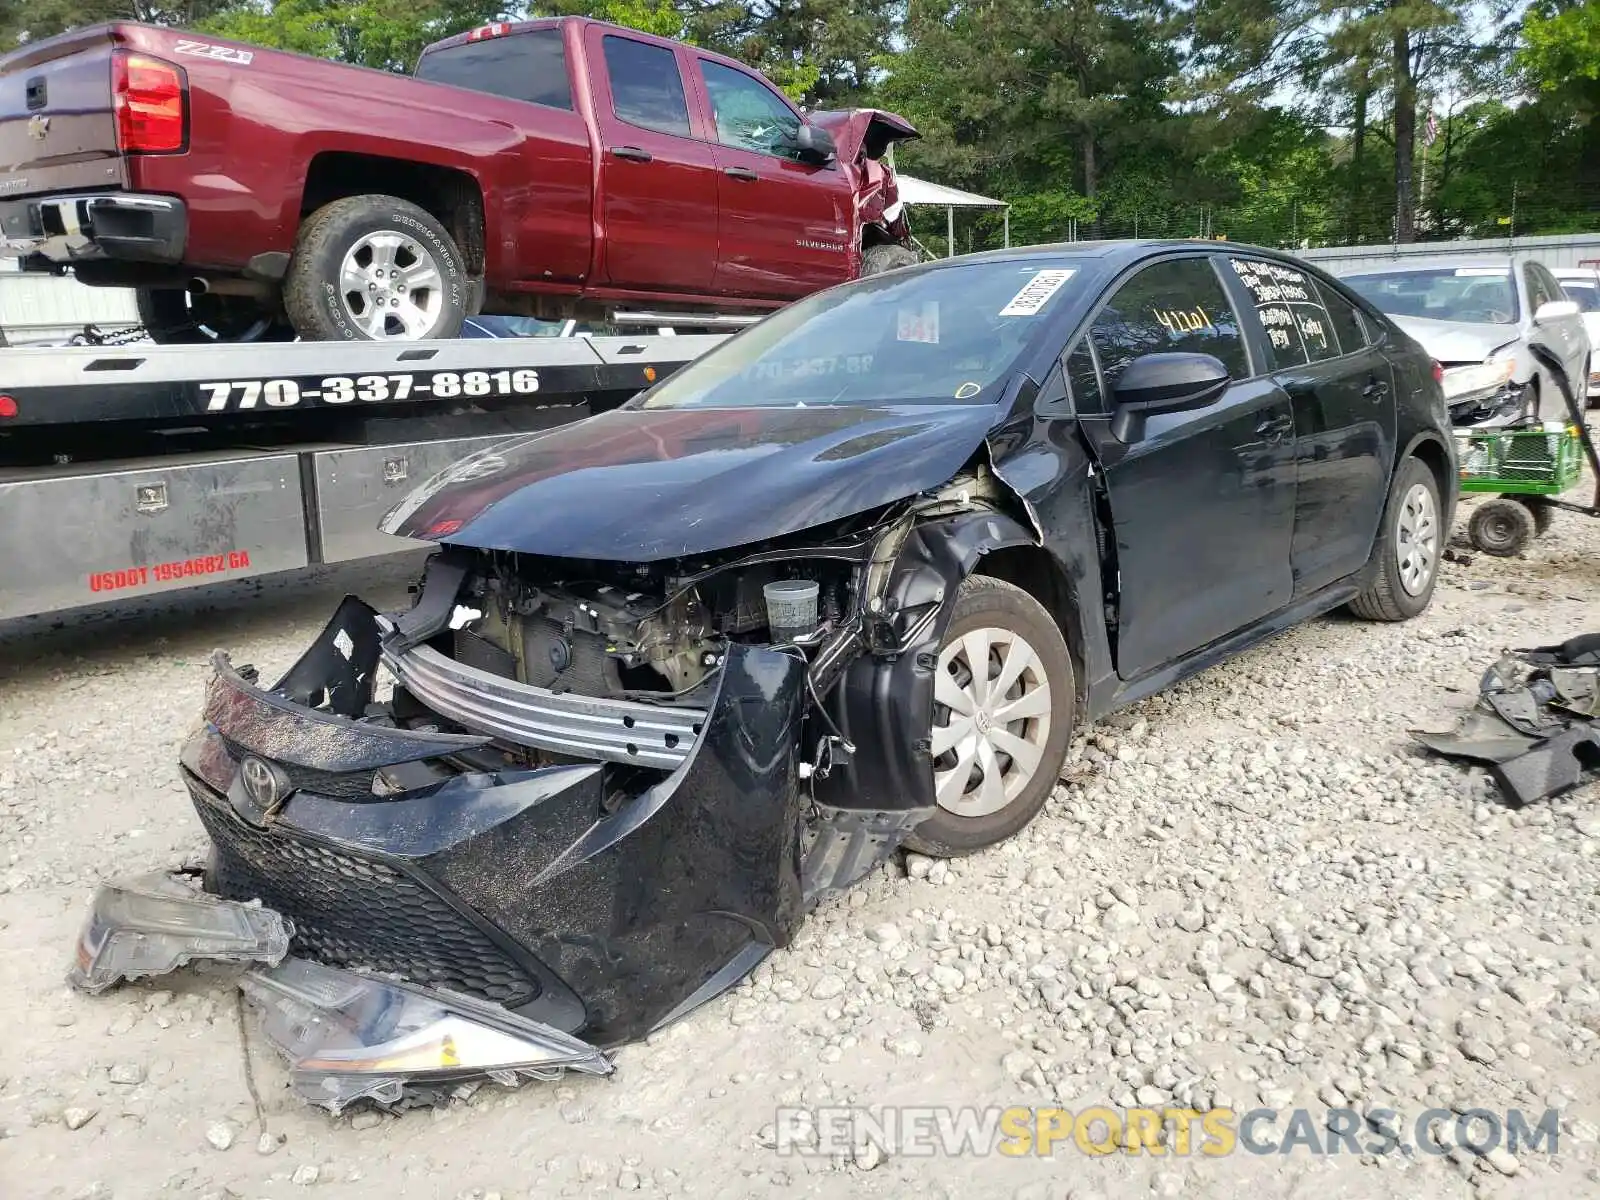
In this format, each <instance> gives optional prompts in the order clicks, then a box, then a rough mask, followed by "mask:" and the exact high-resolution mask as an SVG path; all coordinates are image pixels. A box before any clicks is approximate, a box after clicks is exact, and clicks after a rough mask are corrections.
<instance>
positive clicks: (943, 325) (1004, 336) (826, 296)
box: [629, 259, 1079, 408]
mask: <svg viewBox="0 0 1600 1200" xmlns="http://www.w3.org/2000/svg"><path fill="white" fill-rule="evenodd" d="M1078 269H1079V267H1078V264H1077V263H1076V262H1075V261H1072V260H1054V259H1052V260H1049V261H1041V260H1039V259H1031V260H1029V261H1027V262H1019V261H1017V260H1015V259H1011V260H1003V261H989V262H974V263H963V264H958V265H953V266H949V267H940V268H937V269H935V270H931V271H918V272H915V273H910V274H904V273H901V272H891V273H889V274H886V275H879V276H872V277H870V278H868V279H864V280H860V281H858V282H856V283H853V284H847V285H845V286H843V287H840V288H835V289H833V290H832V291H827V292H820V293H818V294H816V295H814V296H811V297H809V298H807V299H805V300H801V301H799V302H797V303H795V304H792V305H790V306H789V307H788V308H785V309H782V310H780V311H779V312H777V313H774V314H773V315H772V316H770V317H768V318H766V320H764V321H762V322H761V323H760V324H757V325H754V326H752V327H751V328H749V329H747V330H746V331H745V332H743V333H741V334H739V335H738V336H737V337H733V338H730V339H729V340H728V341H726V342H724V343H723V344H722V345H720V346H718V347H717V348H716V349H715V350H713V351H711V353H709V354H706V355H704V356H703V357H701V358H699V359H697V360H695V361H694V362H693V363H691V364H689V365H688V366H687V367H684V368H683V369H682V370H681V371H679V372H678V373H677V374H675V375H671V376H669V377H668V378H667V379H665V380H663V381H662V382H661V383H658V384H657V385H656V386H655V387H653V388H651V389H650V390H649V391H648V392H645V393H644V394H643V395H641V396H639V397H637V398H636V399H634V400H633V401H631V402H630V403H629V407H631V408H778V407H789V406H802V405H822V404H840V405H851V404H986V403H990V402H992V401H993V400H994V398H995V390H996V387H997V385H999V384H1001V383H1002V382H1003V380H1004V379H1005V377H1006V376H1007V375H1008V374H1009V372H1010V368H1011V366H1012V364H1013V363H1014V362H1016V360H1017V359H1018V358H1019V357H1020V356H1021V354H1022V352H1023V349H1024V348H1025V346H1026V344H1027V342H1028V340H1029V338H1031V337H1032V336H1033V333H1034V331H1035V330H1036V329H1038V327H1039V323H1040V321H1042V320H1045V319H1046V318H1047V316H1048V314H1050V313H1051V312H1053V311H1054V310H1055V309H1056V308H1057V307H1058V306H1059V305H1060V304H1062V303H1063V299H1062V297H1063V296H1064V295H1065V294H1066V292H1067V291H1068V290H1070V289H1068V288H1067V287H1066V285H1067V284H1068V282H1069V281H1070V280H1071V279H1072V277H1073V276H1074V275H1075V274H1076V273H1077V272H1078Z"/></svg>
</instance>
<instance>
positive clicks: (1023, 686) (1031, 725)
mask: <svg viewBox="0 0 1600 1200" xmlns="http://www.w3.org/2000/svg"><path fill="white" fill-rule="evenodd" d="M933 699H934V705H933V786H934V792H935V795H936V796H937V797H938V801H939V807H940V808H942V809H944V810H945V811H946V812H951V813H954V814H955V815H957V816H959V817H983V816H987V815H988V814H990V813H992V812H998V811H999V810H1000V809H1002V808H1004V807H1005V806H1006V805H1007V804H1010V803H1011V802H1012V801H1013V800H1015V799H1016V798H1017V796H1018V795H1019V794H1020V793H1021V791H1022V789H1023V788H1025V787H1027V786H1028V782H1029V780H1031V779H1032V778H1033V776H1034V772H1036V771H1037V770H1038V769H1039V763H1040V761H1041V760H1042V759H1043V758H1044V747H1045V743H1046V741H1048V740H1049V737H1050V681H1049V680H1048V679H1047V678H1046V677H1045V673H1044V664H1043V663H1042V662H1040V661H1039V656H1038V655H1037V654H1036V653H1034V649H1033V647H1032V646H1030V645H1028V643H1027V642H1026V641H1025V640H1023V638H1021V637H1020V636H1018V635H1017V634H1016V633H1013V632H1012V631H1011V630H1009V629H995V628H984V629H974V630H971V631H970V632H968V633H964V634H962V635H961V637H960V638H958V639H957V640H955V641H953V642H951V643H950V644H949V645H948V646H946V647H945V648H944V649H943V650H942V651H941V652H940V654H939V671H938V674H937V675H936V676H935V677H934V690H933Z"/></svg>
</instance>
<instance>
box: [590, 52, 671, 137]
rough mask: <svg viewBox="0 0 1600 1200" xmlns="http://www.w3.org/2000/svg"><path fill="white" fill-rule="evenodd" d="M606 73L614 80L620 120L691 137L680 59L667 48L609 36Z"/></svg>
mask: <svg viewBox="0 0 1600 1200" xmlns="http://www.w3.org/2000/svg"><path fill="white" fill-rule="evenodd" d="M603 41H604V44H605V55H606V74H607V75H609V76H610V77H611V108H612V111H613V112H615V113H616V114H617V120H619V121H626V122H627V123H628V124H629V125H637V126H639V127H640V128H641V129H654V130H655V131H656V132H657V133H671V134H676V135H677V136H679V137H688V136H689V102H688V100H687V99H686V98H685V95H684V90H683V75H682V74H681V73H680V72H679V71H678V56H677V55H676V54H674V53H673V52H672V51H671V50H668V49H667V48H666V47H665V46H652V45H649V44H648V43H646V42H636V41H634V40H633V39H632V38H625V37H616V36H614V35H611V34H608V35H606V37H605V38H604V39H603Z"/></svg>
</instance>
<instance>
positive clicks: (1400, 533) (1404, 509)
mask: <svg viewBox="0 0 1600 1200" xmlns="http://www.w3.org/2000/svg"><path fill="white" fill-rule="evenodd" d="M1394 558H1395V565H1396V566H1398V567H1399V568H1400V586H1401V587H1403V588H1405V589H1406V593H1407V594H1408V595H1411V596H1416V595H1420V594H1421V593H1422V591H1423V589H1424V588H1426V587H1427V586H1428V581H1429V580H1430V579H1432V578H1433V568H1434V566H1435V565H1436V564H1437V563H1438V561H1439V514H1438V506H1437V505H1435V504H1434V502H1433V493H1432V492H1431V491H1429V490H1428V488H1427V487H1426V486H1425V485H1423V484H1420V483H1414V484H1412V485H1411V487H1410V489H1409V490H1408V491H1407V492H1406V495H1405V500H1404V501H1403V502H1402V503H1401V505H1400V517H1399V519H1398V521H1397V522H1396V524H1395V541H1394Z"/></svg>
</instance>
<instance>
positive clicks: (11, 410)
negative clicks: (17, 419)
mask: <svg viewBox="0 0 1600 1200" xmlns="http://www.w3.org/2000/svg"><path fill="white" fill-rule="evenodd" d="M16 415H17V402H16V401H15V400H13V399H12V398H11V397H10V396H0V417H14V416H16Z"/></svg>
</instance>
